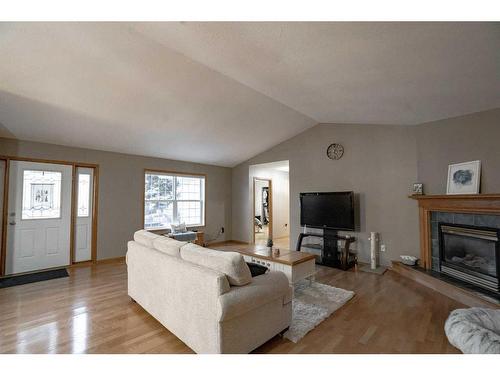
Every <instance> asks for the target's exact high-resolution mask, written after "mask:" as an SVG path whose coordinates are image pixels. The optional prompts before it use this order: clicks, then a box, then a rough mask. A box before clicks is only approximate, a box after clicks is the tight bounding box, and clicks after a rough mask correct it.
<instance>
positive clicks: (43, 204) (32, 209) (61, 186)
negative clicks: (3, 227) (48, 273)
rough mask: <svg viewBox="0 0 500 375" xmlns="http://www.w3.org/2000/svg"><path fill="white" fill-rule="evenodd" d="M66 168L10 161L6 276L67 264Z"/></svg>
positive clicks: (68, 209)
mask: <svg viewBox="0 0 500 375" xmlns="http://www.w3.org/2000/svg"><path fill="white" fill-rule="evenodd" d="M72 172H73V168H72V166H70V165H61V164H49V163H33V162H26V161H10V169H9V202H8V211H7V212H8V218H7V224H8V225H7V228H8V231H7V257H6V265H5V270H6V272H5V273H6V274H7V275H10V274H16V273H22V272H29V271H35V270H41V269H46V268H53V267H60V266H67V265H69V264H70V229H71V190H72Z"/></svg>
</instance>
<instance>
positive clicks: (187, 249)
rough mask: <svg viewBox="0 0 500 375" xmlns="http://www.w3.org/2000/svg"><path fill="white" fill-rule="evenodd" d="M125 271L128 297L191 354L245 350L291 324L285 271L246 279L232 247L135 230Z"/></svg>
mask: <svg viewBox="0 0 500 375" xmlns="http://www.w3.org/2000/svg"><path fill="white" fill-rule="evenodd" d="M127 270H128V294H129V296H130V297H131V298H132V299H134V300H135V301H136V302H137V303H139V304H140V305H141V306H142V307H143V308H144V309H145V310H146V311H148V312H149V313H150V314H151V315H152V316H153V317H155V318H156V319H157V320H158V321H159V322H160V323H162V324H163V325H164V326H165V327H166V328H167V329H168V330H169V331H171V332H172V333H173V334H175V335H176V336H177V337H178V338H179V339H181V340H182V341H183V342H184V343H185V344H186V345H188V346H189V347H190V348H191V349H193V350H194V351H195V352H196V353H248V352H250V351H252V350H253V349H255V348H257V347H259V346H260V345H262V344H263V343H265V342H266V341H268V340H269V339H271V338H272V337H274V336H275V335H277V334H279V333H280V332H282V331H283V330H285V329H286V328H287V327H289V325H290V321H291V317H292V301H291V300H292V290H291V287H290V286H289V283H288V279H287V278H286V276H285V275H284V274H283V273H281V272H273V271H271V272H268V273H266V274H264V275H260V276H257V277H254V278H252V277H251V275H250V270H249V269H248V266H247V265H246V263H245V262H244V260H243V257H242V256H241V255H240V254H238V253H234V252H223V251H217V250H211V249H206V248H203V247H200V246H197V245H194V244H189V243H185V242H180V241H176V240H174V239H170V238H167V237H164V236H158V235H155V234H153V233H150V232H147V231H138V232H136V233H135V234H134V241H130V242H129V243H128V251H127Z"/></svg>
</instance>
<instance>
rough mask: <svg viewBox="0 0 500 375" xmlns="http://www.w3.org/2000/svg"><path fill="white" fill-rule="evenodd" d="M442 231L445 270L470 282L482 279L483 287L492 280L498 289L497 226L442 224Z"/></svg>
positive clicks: (441, 250)
mask: <svg viewBox="0 0 500 375" xmlns="http://www.w3.org/2000/svg"><path fill="white" fill-rule="evenodd" d="M439 232H440V262H441V270H442V271H446V273H449V272H452V273H453V276H455V277H457V276H458V277H459V278H461V279H465V280H467V281H469V282H470V281H473V280H474V279H476V281H478V280H477V278H481V279H483V281H481V280H479V283H480V284H481V286H484V285H482V284H483V283H484V282H487V283H488V284H490V283H489V282H488V281H493V282H494V283H493V284H492V285H495V289H497V288H498V252H499V246H498V245H499V238H498V237H499V236H498V230H497V229H495V228H482V227H471V226H462V225H456V224H447V223H440V225H439ZM450 268H452V270H450ZM469 276H472V278H471V277H469Z"/></svg>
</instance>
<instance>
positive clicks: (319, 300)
mask: <svg viewBox="0 0 500 375" xmlns="http://www.w3.org/2000/svg"><path fill="white" fill-rule="evenodd" d="M352 297H354V292H352V291H349V290H345V289H340V288H335V287H333V286H330V285H325V284H320V283H317V282H312V283H310V282H309V281H307V280H302V281H299V282H298V283H297V284H295V290H294V294H293V301H292V309H293V310H292V322H291V323H290V328H289V329H288V331H286V332H285V334H284V337H285V338H287V339H288V340H290V341H292V342H294V343H297V342H298V341H299V340H300V339H301V338H303V337H304V336H305V335H306V334H307V333H308V332H309V331H311V330H313V329H314V328H315V327H316V326H317V325H318V324H320V323H321V322H322V321H323V320H325V319H326V318H328V317H329V316H330V315H331V314H333V313H334V312H335V311H336V310H338V309H339V308H341V307H342V306H343V305H345V304H346V303H347V302H348V301H349V300H350V299H351V298H352Z"/></svg>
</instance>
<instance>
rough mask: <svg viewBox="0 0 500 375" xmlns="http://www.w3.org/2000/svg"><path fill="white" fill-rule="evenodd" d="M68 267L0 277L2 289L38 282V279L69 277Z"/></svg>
mask: <svg viewBox="0 0 500 375" xmlns="http://www.w3.org/2000/svg"><path fill="white" fill-rule="evenodd" d="M68 276H69V275H68V271H67V270H66V268H59V269H57V270H50V271H42V272H37V273H30V274H27V275H19V276H10V277H5V278H3V279H0V289H1V288H8V287H9V286H16V285H23V284H29V283H36V282H37V281H45V280H52V279H59V278H61V277H68Z"/></svg>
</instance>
